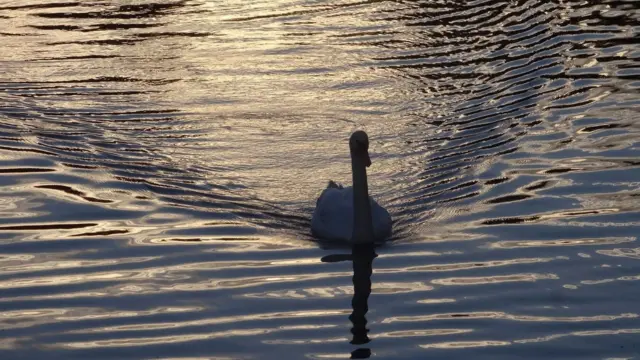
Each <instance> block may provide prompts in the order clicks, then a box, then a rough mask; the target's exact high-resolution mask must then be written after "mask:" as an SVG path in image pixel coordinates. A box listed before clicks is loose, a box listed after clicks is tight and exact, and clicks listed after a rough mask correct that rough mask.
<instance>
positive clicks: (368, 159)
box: [364, 151, 371, 167]
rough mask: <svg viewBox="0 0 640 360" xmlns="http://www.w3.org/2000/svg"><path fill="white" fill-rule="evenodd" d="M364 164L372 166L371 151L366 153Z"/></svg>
mask: <svg viewBox="0 0 640 360" xmlns="http://www.w3.org/2000/svg"><path fill="white" fill-rule="evenodd" d="M364 164H365V165H366V166H367V167H369V166H371V158H370V157H369V152H368V151H367V152H365V153H364Z"/></svg>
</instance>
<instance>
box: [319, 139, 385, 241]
mask: <svg viewBox="0 0 640 360" xmlns="http://www.w3.org/2000/svg"><path fill="white" fill-rule="evenodd" d="M349 149H350V150H351V173H352V179H353V186H352V187H343V186H342V185H340V184H337V183H335V182H333V181H329V185H327V188H326V189H324V190H323V191H322V193H321V194H320V197H319V198H318V200H317V201H316V208H315V210H314V211H313V216H312V218H311V233H312V234H313V235H314V236H315V237H318V238H322V239H327V240H334V241H342V242H348V243H351V244H364V243H372V242H375V241H382V240H385V239H386V238H388V237H389V236H391V216H390V215H389V212H388V211H387V210H385V209H384V208H383V207H382V206H380V205H379V204H378V203H377V202H376V201H375V200H373V199H372V198H371V197H370V196H369V189H368V185H367V167H369V166H371V159H370V158H369V137H368V136H367V133H365V132H364V131H362V130H358V131H356V132H354V133H353V134H352V135H351V137H350V138H349Z"/></svg>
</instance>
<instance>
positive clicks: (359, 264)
mask: <svg viewBox="0 0 640 360" xmlns="http://www.w3.org/2000/svg"><path fill="white" fill-rule="evenodd" d="M377 256H378V254H376V252H375V244H373V243H365V244H354V245H352V248H351V255H328V256H325V257H323V258H322V261H323V262H338V261H351V262H352V263H353V298H352V299H351V308H352V309H353V310H352V312H351V315H349V320H351V323H352V324H353V327H352V328H351V334H352V335H353V337H352V338H351V341H350V343H351V344H354V345H364V344H367V343H369V341H371V340H370V339H369V335H368V333H369V329H367V318H366V314H367V312H368V311H369V295H371V274H372V272H373V270H372V268H373V259H375V258H376V257H377ZM370 356H371V349H369V348H362V347H361V348H358V349H356V350H354V351H353V352H351V359H367V358H369V357H370Z"/></svg>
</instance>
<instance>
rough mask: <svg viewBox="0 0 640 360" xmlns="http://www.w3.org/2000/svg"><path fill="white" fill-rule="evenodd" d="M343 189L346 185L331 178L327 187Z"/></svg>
mask: <svg viewBox="0 0 640 360" xmlns="http://www.w3.org/2000/svg"><path fill="white" fill-rule="evenodd" d="M331 188H334V189H343V188H344V187H343V186H342V185H340V184H338V183H337V182H335V181H333V180H329V184H328V185H327V189H331Z"/></svg>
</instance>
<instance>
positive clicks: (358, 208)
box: [351, 153, 374, 244]
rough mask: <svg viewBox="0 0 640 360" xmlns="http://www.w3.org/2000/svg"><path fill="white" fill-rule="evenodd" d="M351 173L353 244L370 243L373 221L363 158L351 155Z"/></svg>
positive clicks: (372, 239)
mask: <svg viewBox="0 0 640 360" xmlns="http://www.w3.org/2000/svg"><path fill="white" fill-rule="evenodd" d="M351 172H352V175H353V233H352V234H351V241H352V242H353V243H357V244H361V243H368V242H369V243H370V242H373V241H374V238H373V219H372V218H371V203H370V202H369V186H368V184H367V167H366V164H365V159H363V158H362V156H358V155H357V154H354V153H351Z"/></svg>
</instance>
